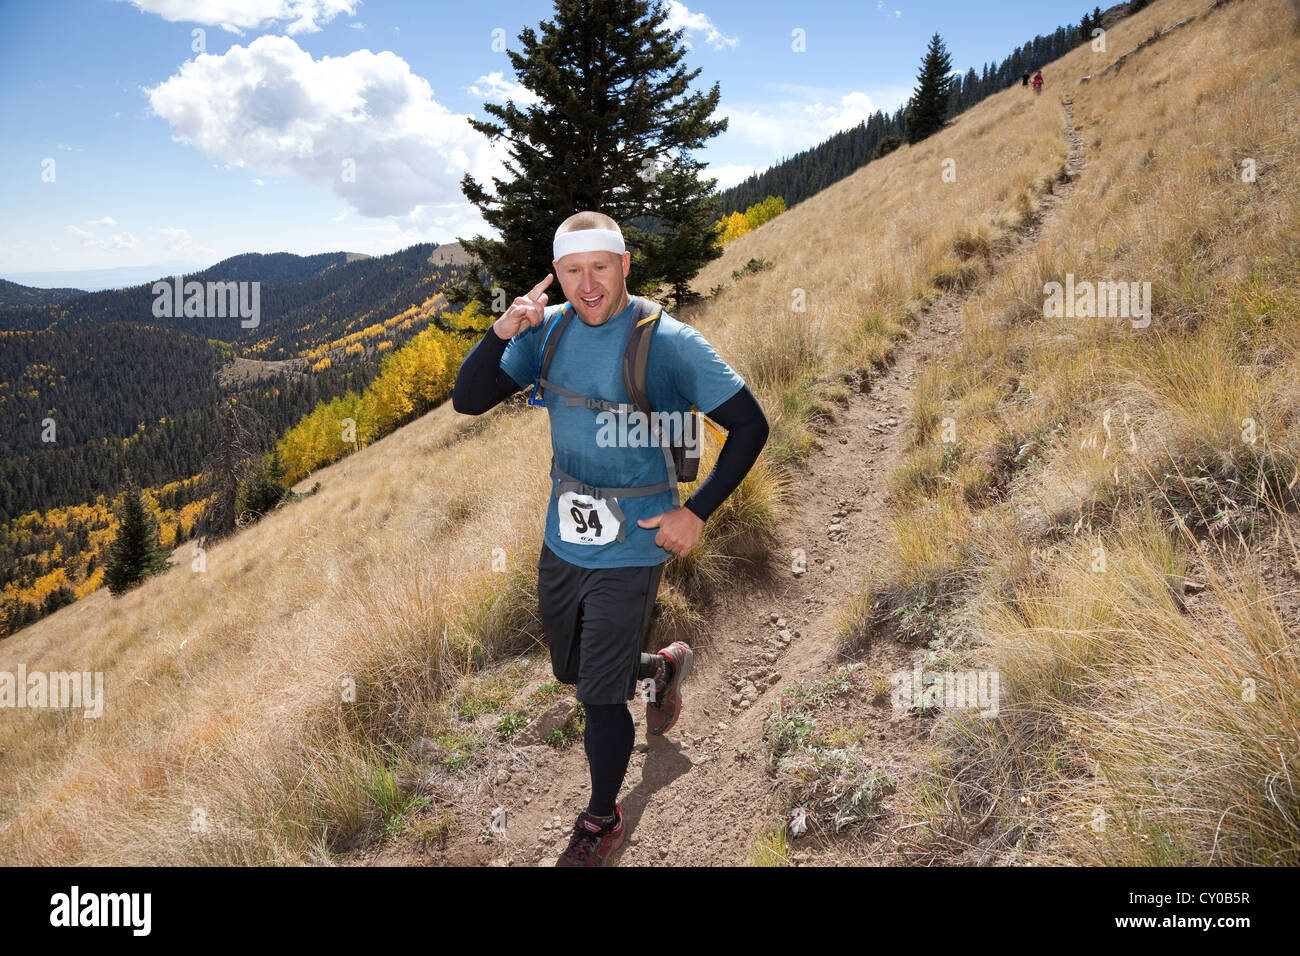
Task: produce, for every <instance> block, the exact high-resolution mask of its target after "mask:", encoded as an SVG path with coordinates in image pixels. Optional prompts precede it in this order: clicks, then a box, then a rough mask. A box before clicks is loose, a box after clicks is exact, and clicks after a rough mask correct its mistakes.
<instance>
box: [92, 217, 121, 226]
mask: <svg viewBox="0 0 1300 956" xmlns="http://www.w3.org/2000/svg"><path fill="white" fill-rule="evenodd" d="M86 225H87V226H116V225H117V220H116V219H114V218H113V217H112V216H105V217H104V218H103V219H88V220H86Z"/></svg>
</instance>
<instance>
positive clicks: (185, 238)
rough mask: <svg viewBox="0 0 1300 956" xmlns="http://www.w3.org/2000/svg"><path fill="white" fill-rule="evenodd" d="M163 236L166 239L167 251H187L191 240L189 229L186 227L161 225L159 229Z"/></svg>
mask: <svg viewBox="0 0 1300 956" xmlns="http://www.w3.org/2000/svg"><path fill="white" fill-rule="evenodd" d="M158 231H159V232H161V233H162V235H163V238H164V239H166V240H167V249H168V251H169V252H188V251H189V250H190V244H191V242H192V240H191V238H190V231H189V230H188V229H178V228H172V227H168V226H163V227H161V228H160V229H159V230H158Z"/></svg>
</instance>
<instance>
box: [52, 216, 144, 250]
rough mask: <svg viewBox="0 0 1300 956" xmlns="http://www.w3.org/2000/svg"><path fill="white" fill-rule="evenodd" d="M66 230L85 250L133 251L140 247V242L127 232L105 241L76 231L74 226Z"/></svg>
mask: <svg viewBox="0 0 1300 956" xmlns="http://www.w3.org/2000/svg"><path fill="white" fill-rule="evenodd" d="M109 221H110V222H111V221H112V220H109ZM68 230H69V231H70V232H71V233H72V234H73V235H74V236H76V237H77V238H78V239H80V240H81V244H82V246H84V247H86V248H87V249H135V248H136V247H138V246H139V245H140V240H138V239H136V237H135V236H133V235H131V233H129V232H120V233H115V234H113V235H111V236H109V237H108V238H107V239H99V238H96V236H95V234H94V233H93V232H90V231H88V230H86V229H78V228H77V227H76V226H68Z"/></svg>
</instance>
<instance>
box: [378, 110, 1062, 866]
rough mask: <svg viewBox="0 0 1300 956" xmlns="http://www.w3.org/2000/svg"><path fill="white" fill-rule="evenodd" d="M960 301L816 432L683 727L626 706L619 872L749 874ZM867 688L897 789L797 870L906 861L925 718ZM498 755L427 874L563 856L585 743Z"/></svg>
mask: <svg viewBox="0 0 1300 956" xmlns="http://www.w3.org/2000/svg"><path fill="white" fill-rule="evenodd" d="M1071 106H1072V104H1071V103H1064V104H1063V105H1062V112H1063V119H1064V128H1065V136H1066V137H1067V139H1068V141H1069V143H1070V147H1071V150H1070V159H1069V165H1068V170H1069V179H1068V181H1066V182H1061V183H1059V184H1057V186H1056V188H1055V191H1054V192H1053V193H1051V194H1049V195H1047V196H1045V197H1044V198H1043V200H1042V202H1041V213H1042V216H1041V218H1040V219H1039V221H1038V222H1036V223H1035V224H1033V225H1032V226H1030V227H1029V228H1027V229H1026V230H1025V231H1024V232H1023V233H1022V234H1021V236H1020V237H1019V239H1018V240H1017V243H1016V245H1015V246H1014V247H1013V248H1012V249H1011V250H1010V251H1008V252H1005V253H1003V254H1002V256H999V257H998V258H997V259H994V261H993V267H994V268H995V269H996V267H997V263H998V261H999V259H1001V258H1002V257H1003V256H1008V255H1017V254H1019V253H1022V252H1023V250H1024V247H1025V246H1026V245H1027V244H1030V243H1033V242H1036V241H1037V239H1038V237H1039V236H1040V235H1041V234H1042V233H1043V232H1044V231H1045V230H1046V229H1047V228H1049V227H1050V222H1051V219H1052V213H1053V211H1054V210H1055V208H1056V207H1057V206H1058V205H1059V204H1060V203H1061V202H1062V201H1063V200H1064V198H1065V197H1066V196H1067V195H1068V193H1069V191H1070V190H1071V188H1072V186H1073V183H1074V178H1075V177H1076V176H1077V175H1078V174H1079V172H1080V171H1081V169H1082V167H1083V155H1082V145H1083V144H1082V141H1081V139H1080V137H1079V135H1078V133H1077V132H1076V131H1075V129H1074V122H1073V113H1072V109H1071ZM963 301H964V300H963V296H962V295H960V294H951V295H949V296H948V297H946V298H945V299H942V300H940V301H939V302H938V303H936V304H935V305H934V306H933V307H932V308H931V309H929V310H928V311H926V312H925V313H923V314H922V315H921V316H920V318H919V322H918V325H917V327H916V328H915V329H914V330H913V331H912V333H911V335H910V336H909V337H908V338H907V339H905V340H903V341H901V342H899V343H897V345H896V350H895V359H894V362H893V364H892V365H891V366H889V367H888V368H887V369H885V370H884V371H882V372H880V373H879V374H878V375H877V376H876V377H875V378H874V379H873V380H872V381H871V383H870V388H869V391H868V392H866V393H855V394H854V395H853V397H852V399H851V401H850V402H849V404H848V405H847V406H845V407H842V408H840V409H838V410H837V413H836V416H837V417H836V420H835V421H834V422H833V423H831V424H829V425H828V426H827V427H826V428H825V430H824V432H823V433H822V435H821V443H822V448H821V449H820V450H817V451H814V452H813V453H812V454H811V455H810V456H809V458H808V461H807V465H806V467H805V468H804V469H803V470H801V471H800V472H799V473H797V474H796V476H795V479H794V482H793V484H792V486H791V488H790V494H789V498H788V502H789V516H788V518H787V519H786V520H785V522H784V523H783V525H782V530H781V532H780V540H779V544H778V546H777V548H776V549H775V554H776V557H775V559H774V561H773V562H772V564H773V567H774V569H775V573H774V574H773V575H771V576H770V577H769V578H767V579H756V580H753V581H752V582H750V584H751V586H750V587H747V588H745V589H744V590H739V589H737V590H735V591H733V592H732V593H731V594H730V595H728V597H727V600H726V603H724V604H723V605H722V606H721V607H720V608H719V609H718V610H717V612H716V613H715V615H714V624H713V626H712V628H711V638H710V642H709V643H708V644H706V645H704V646H702V647H700V648H698V649H697V653H696V660H695V669H694V672H693V674H692V675H691V677H690V679H689V680H688V681H687V683H686V684H685V685H684V701H685V704H684V708H683V712H682V716H681V719H680V721H679V722H678V724H677V726H676V727H675V728H674V729H673V730H672V731H671V732H670V733H669V734H668V735H667V736H666V737H648V735H647V734H646V732H645V717H644V710H645V708H644V705H643V704H641V703H640V702H638V701H633V702H632V713H633V716H634V719H635V721H636V727H637V745H636V750H635V751H634V752H633V754H632V760H631V764H630V766H629V768H628V773H627V777H626V779H625V781H624V785H623V789H622V791H621V792H620V795H619V802H620V805H621V807H622V810H623V814H624V818H625V820H626V822H627V824H628V826H629V837H628V840H627V842H625V844H624V847H623V848H622V849H621V850H620V851H619V853H618V856H617V857H616V858H615V861H614V862H615V863H616V864H622V865H628V864H633V865H649V864H658V863H667V864H674V865H730V864H743V863H745V862H746V859H747V857H748V855H749V853H750V852H751V851H752V849H753V848H754V846H755V844H756V841H757V839H758V836H759V831H760V830H761V829H762V827H763V826H764V825H770V824H771V823H773V822H774V821H775V820H776V819H777V818H776V817H775V815H774V811H775V809H776V807H775V804H774V803H772V802H771V799H772V797H771V793H772V780H771V777H770V775H769V774H768V772H767V770H766V768H765V766H764V761H763V746H762V739H763V726H762V720H763V716H764V715H765V714H767V713H768V712H769V711H770V710H771V709H772V706H773V704H774V703H775V702H776V701H777V700H778V699H779V697H780V695H781V692H782V689H783V688H785V687H788V686H789V685H791V684H793V683H795V682H796V681H799V680H801V679H806V678H812V677H822V676H826V675H827V674H829V673H830V671H831V667H832V664H833V662H834V658H835V643H836V637H837V633H838V625H839V620H840V615H841V613H842V610H843V608H844V607H845V606H846V605H847V603H848V601H849V599H850V597H851V596H852V595H853V594H854V593H855V592H858V591H860V590H861V588H862V587H863V586H864V584H865V581H866V579H867V575H868V573H869V571H870V570H871V568H872V566H873V565H875V564H877V563H878V562H880V561H881V559H882V557H883V555H884V554H885V553H886V549H887V548H889V547H890V544H889V541H888V529H887V525H886V518H887V514H888V509H887V506H886V504H885V501H884V489H885V487H886V480H887V477H888V475H889V474H890V472H891V470H892V469H893V468H894V467H895V466H896V465H897V464H898V462H899V460H900V459H901V457H902V456H903V454H904V453H905V451H906V442H907V439H906V434H905V432H906V427H905V424H906V421H907V418H908V415H909V412H910V410H911V407H910V402H911V401H912V395H913V392H914V389H915V385H916V381H917V378H918V376H919V375H920V373H921V371H922V370H923V369H924V368H925V367H926V366H927V365H929V364H931V363H936V362H942V361H943V359H944V358H945V356H947V355H948V354H949V353H950V352H951V351H952V350H953V349H954V348H956V347H957V345H958V337H959V334H960V326H961V322H960V316H961V308H962V304H963ZM797 548H801V549H803V550H804V552H806V561H807V570H806V572H804V573H803V574H801V575H798V576H796V575H795V574H794V572H793V570H792V556H793V552H794V549H797ZM783 631H784V632H786V635H782V632H783ZM787 635H788V636H787ZM783 638H785V639H783ZM924 650H925V649H924V647H921V648H917V647H915V646H908V645H905V644H903V643H901V642H899V641H896V640H878V641H875V642H873V643H872V645H871V646H870V647H869V648H868V649H867V650H866V651H865V654H864V656H863V657H862V658H861V659H863V660H864V661H865V667H864V668H862V671H861V672H862V673H863V675H864V676H865V675H866V674H872V673H875V674H882V673H883V674H886V675H887V674H890V673H893V672H896V671H903V670H909V669H910V668H911V667H912V666H913V663H914V659H915V658H917V657H918V656H919V655H921V654H923V653H924ZM746 680H748V681H749V682H750V683H751V684H752V685H753V687H752V689H751V688H748V687H745V688H744V689H745V691H746V692H747V693H749V694H750V695H751V700H750V702H748V703H746V704H744V705H743V706H740V707H737V706H736V705H735V703H734V700H735V699H736V697H737V685H738V682H741V681H746ZM859 683H860V684H864V685H865V684H866V681H865V680H863V681H859ZM741 686H743V685H741ZM858 690H859V692H858V693H856V694H852V695H848V696H847V697H846V698H844V699H842V700H840V701H837V706H840V707H842V708H843V710H844V712H845V717H846V719H851V720H852V721H854V722H856V724H857V726H858V727H859V730H860V734H861V739H862V741H863V746H864V747H865V748H866V749H868V750H870V751H871V752H872V754H873V758H872V766H873V769H875V768H878V769H880V770H881V771H882V772H885V773H887V774H889V775H890V776H891V777H892V778H893V779H894V780H895V781H896V784H897V788H896V790H895V792H894V794H892V795H889V796H886V797H885V798H884V799H883V800H882V802H881V804H880V805H879V807H878V811H879V813H878V815H877V816H876V818H875V819H874V820H873V821H872V823H871V824H870V825H868V826H867V827H863V828H859V829H858V830H857V832H856V833H855V834H854V835H853V836H852V837H851V838H850V839H845V840H840V839H823V837H824V836H825V835H824V834H821V833H818V832H815V828H810V831H809V833H808V834H807V835H806V836H804V837H801V838H800V839H798V840H797V841H794V843H793V844H792V851H793V853H792V855H793V857H794V861H795V862H800V863H832V864H837V863H878V864H888V863H898V862H904V858H903V857H902V856H900V854H899V853H898V850H897V843H896V841H895V840H894V836H895V834H896V831H897V830H898V829H899V828H900V827H902V826H904V825H905V823H906V820H905V814H904V808H903V806H902V801H903V796H901V795H905V794H906V793H907V787H908V781H909V780H911V779H913V778H914V777H915V776H916V775H917V774H918V773H919V772H920V771H921V770H922V769H923V768H924V767H925V765H926V762H925V740H924V738H925V735H926V732H927V730H928V728H929V726H930V721H929V720H928V719H918V718H916V717H915V716H907V715H901V714H899V713H897V712H896V711H895V710H894V709H893V708H892V707H891V706H890V703H889V701H888V696H887V694H881V693H879V692H878V691H879V687H878V686H877V688H876V691H875V692H873V691H872V690H871V687H870V686H869V685H867V686H864V687H860V688H859V689H858ZM820 724H821V718H820V717H819V725H820ZM504 749H506V750H508V751H510V758H511V759H510V760H509V762H508V763H507V764H505V765H504V766H505V767H506V768H508V771H509V772H508V773H501V774H499V775H494V777H493V780H492V781H489V783H488V786H487V787H486V789H485V792H484V793H482V794H481V797H482V806H481V808H476V809H478V810H479V812H480V819H479V820H477V821H474V820H465V821H463V823H464V824H465V826H463V827H462V832H465V831H468V833H467V834H466V835H465V836H464V837H463V838H462V839H459V840H456V841H455V845H454V846H450V847H448V851H447V852H446V853H444V854H439V855H437V856H436V857H435V856H432V855H430V856H428V857H427V858H426V859H424V860H420V861H419V862H429V863H438V862H441V863H447V862H460V863H471V862H478V863H490V864H493V865H498V866H499V865H520V864H525V865H528V864H542V865H550V864H552V863H553V862H554V860H555V858H556V856H557V855H558V854H559V853H560V852H561V851H562V850H563V849H564V846H565V845H566V843H567V839H568V833H569V831H570V829H571V828H572V826H573V820H574V817H575V816H576V814H577V812H578V811H579V810H580V809H582V808H583V807H585V805H586V798H587V794H588V789H589V787H588V777H587V764H586V758H585V755H584V754H583V751H582V746H581V743H578V744H576V745H575V746H573V747H570V748H569V749H567V750H555V749H552V748H549V747H544V746H543V747H529V748H526V749H523V748H511V747H506V748H504ZM525 801H526V802H525ZM498 805H500V806H504V807H506V808H507V810H508V812H509V818H508V820H509V822H508V826H507V829H506V834H505V837H504V838H502V837H497V838H495V839H493V840H492V842H491V843H490V844H489V843H486V842H484V841H481V840H480V841H475V840H473V839H472V834H473V832H474V830H475V827H476V826H478V825H482V824H485V823H486V821H487V820H488V818H489V816H490V813H491V808H492V807H494V806H498ZM466 809H468V808H466ZM371 862H399V860H397V859H395V858H389V859H374V860H372V861H371ZM400 862H417V861H415V860H410V859H409V858H407V859H404V860H401V861H400Z"/></svg>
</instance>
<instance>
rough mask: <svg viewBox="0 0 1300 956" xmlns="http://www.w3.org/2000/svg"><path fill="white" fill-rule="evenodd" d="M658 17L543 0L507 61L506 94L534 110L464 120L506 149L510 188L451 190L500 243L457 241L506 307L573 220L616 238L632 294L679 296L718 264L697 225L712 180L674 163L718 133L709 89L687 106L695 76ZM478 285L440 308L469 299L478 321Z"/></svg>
mask: <svg viewBox="0 0 1300 956" xmlns="http://www.w3.org/2000/svg"><path fill="white" fill-rule="evenodd" d="M667 17H668V14H667V12H666V11H665V10H664V8H663V7H662V6H661V5H660V3H659V2H658V0H654V2H653V3H652V2H648V0H556V4H555V18H554V20H553V21H547V22H543V23H542V24H541V26H540V31H541V36H540V37H538V35H537V34H536V33H534V31H533V30H532V28H531V27H529V28H525V29H524V30H523V31H522V32H521V33H520V34H519V40H520V43H521V44H522V46H523V52H522V53H516V52H515V51H513V50H508V51H507V53H509V55H510V61H511V64H512V65H513V67H514V70H515V74H516V76H517V77H518V79H519V82H520V83H521V84H522V85H523V86H524V87H525V88H526V89H528V90H529V91H530V92H531V93H533V94H535V95H536V96H537V97H538V98H539V102H538V103H536V104H534V105H530V106H528V107H527V110H526V112H525V111H521V110H520V109H519V108H518V107H516V106H515V104H514V102H513V101H510V102H507V103H506V104H505V105H504V106H501V105H498V104H495V103H486V104H484V106H483V109H484V112H486V113H489V114H491V115H492V116H495V117H496V118H497V119H499V120H500V122H499V123H493V122H482V121H479V120H475V119H470V120H469V122H470V125H472V126H473V127H474V128H475V129H476V130H478V131H479V132H481V133H483V134H485V135H487V136H489V137H491V138H492V139H504V140H505V142H506V143H507V144H508V146H509V149H508V152H509V159H507V160H506V161H505V163H504V165H505V169H506V171H507V173H508V175H509V177H510V178H508V179H507V180H505V181H502V180H501V179H498V178H495V177H494V179H493V183H494V184H495V187H496V194H495V195H489V194H488V192H487V191H486V190H485V189H484V188H483V187H482V186H481V185H480V184H479V183H477V182H476V181H475V180H474V179H473V178H472V177H471V176H470V175H469V174H466V175H465V177H464V179H463V180H462V181H461V189H462V191H463V192H464V193H465V196H466V198H468V199H469V201H470V202H472V203H474V205H475V206H477V207H478V208H479V210H480V213H481V215H482V216H483V219H484V221H486V222H487V223H488V224H489V225H491V226H493V227H494V228H496V229H497V230H498V231H499V233H500V235H501V238H500V239H490V238H486V237H483V236H476V237H475V238H473V239H459V237H458V241H459V242H460V243H461V245H462V246H463V247H464V248H465V250H466V251H467V252H469V253H470V254H471V255H472V256H474V257H475V258H476V259H477V260H478V264H479V265H480V266H481V267H482V269H483V270H485V271H486V273H487V274H488V276H490V277H491V279H492V280H493V281H494V282H495V283H496V285H498V286H499V287H500V288H502V289H503V290H505V300H506V301H507V302H509V301H511V300H512V299H513V298H514V297H515V296H517V295H520V294H522V293H523V292H525V291H527V289H529V288H530V287H531V286H533V285H535V284H536V283H537V280H538V279H540V278H542V277H543V276H545V275H546V274H547V273H548V272H550V271H552V266H551V237H552V236H553V235H554V233H555V229H556V227H558V226H559V224H560V223H561V222H563V221H564V220H565V219H567V218H568V217H569V216H571V215H572V214H573V213H575V212H578V211H580V210H583V209H594V210H597V211H600V212H603V213H605V214H606V215H608V216H610V217H611V218H613V219H614V220H615V221H616V222H617V223H619V225H620V226H621V227H622V228H623V234H624V238H625V240H626V241H627V245H628V247H629V248H630V249H631V251H632V268H633V269H634V270H635V272H634V273H633V276H634V277H635V279H634V282H633V283H632V284H633V286H634V288H633V290H632V291H634V292H637V291H647V292H649V291H653V290H654V289H656V288H657V287H658V286H660V285H661V284H667V285H668V286H669V287H670V288H671V289H672V290H673V291H674V294H676V295H681V294H682V293H683V291H684V283H685V282H686V281H687V280H688V279H689V278H690V277H691V276H694V275H695V274H696V273H697V272H698V271H699V269H700V267H702V266H703V265H704V264H705V263H706V262H708V261H709V260H711V259H715V258H717V257H718V256H720V255H721V249H720V248H718V247H717V245H716V244H715V243H713V242H712V239H713V237H714V232H713V229H712V223H711V222H709V221H708V220H709V218H710V217H712V218H713V219H715V220H716V218H717V208H716V205H715V204H714V202H713V201H712V199H711V198H710V196H709V194H710V193H711V192H712V187H713V186H714V185H715V184H716V181H714V180H706V181H703V182H701V181H699V180H698V178H697V173H698V169H699V164H698V163H695V162H693V161H690V160H689V159H687V151H689V150H692V149H698V148H699V147H701V146H702V145H703V144H704V141H705V140H707V139H709V138H711V137H713V136H716V135H717V134H718V133H721V132H722V131H723V130H725V129H726V128H727V121H726V120H725V119H723V120H717V121H715V120H711V119H709V117H710V115H711V114H712V113H713V111H714V109H715V107H716V106H717V103H718V98H719V91H718V85H717V84H716V83H715V84H714V85H713V88H712V90H710V92H709V93H707V94H701V93H693V94H687V93H686V90H687V88H688V86H689V84H690V81H691V80H693V79H694V78H695V77H696V76H697V75H698V74H699V73H700V70H699V69H696V70H695V71H693V72H690V73H688V72H687V71H686V69H685V68H684V67H682V66H679V63H680V61H681V60H682V58H683V57H684V56H685V55H686V51H685V48H684V47H682V46H681V45H680V41H681V38H682V35H683V33H684V30H683V29H679V30H676V31H669V30H667V29H664V28H663V27H662V24H663V23H664V22H665V20H667ZM678 97H682V98H681V99H678ZM706 224H707V228H706ZM690 233H702V235H691V234H690ZM706 240H708V241H706ZM483 279H484V276H483V275H480V274H479V273H478V272H477V270H475V271H471V273H470V275H469V277H468V283H467V288H464V289H459V288H456V289H449V290H447V296H448V298H449V299H450V300H451V301H452V302H454V303H455V304H458V305H459V304H461V303H463V302H464V301H466V300H467V299H470V298H472V299H475V300H477V301H478V302H480V303H481V304H482V305H483V306H485V307H486V308H488V309H490V308H491V307H492V305H493V296H492V292H491V289H489V288H488V287H487V286H486V285H485V284H484V282H483ZM557 291H558V289H557Z"/></svg>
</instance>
